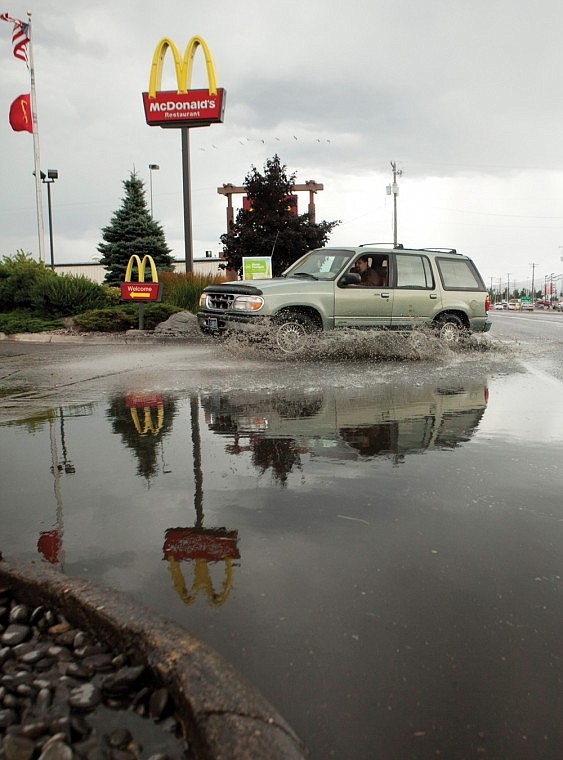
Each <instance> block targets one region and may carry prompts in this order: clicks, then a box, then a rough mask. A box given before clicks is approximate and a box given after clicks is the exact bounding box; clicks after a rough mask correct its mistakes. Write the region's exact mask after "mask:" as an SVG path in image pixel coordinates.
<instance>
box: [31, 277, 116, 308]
mask: <svg viewBox="0 0 563 760" xmlns="http://www.w3.org/2000/svg"><path fill="white" fill-rule="evenodd" d="M106 290H107V288H103V287H102V286H101V285H98V284H97V283H95V282H93V281H92V280H90V279H88V277H84V275H72V274H63V275H57V276H56V277H51V278H49V279H48V280H45V282H42V283H41V284H40V285H38V286H37V292H38V296H39V291H40V295H41V298H42V304H41V309H42V311H44V312H46V313H47V314H52V315H53V316H57V317H68V316H72V315H73V314H79V313H81V312H84V311H90V310H91V309H100V308H103V307H104V306H108V305H109V304H110V301H109V296H108V294H107V293H106ZM37 306H39V304H37Z"/></svg>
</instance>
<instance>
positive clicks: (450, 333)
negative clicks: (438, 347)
mask: <svg viewBox="0 0 563 760" xmlns="http://www.w3.org/2000/svg"><path fill="white" fill-rule="evenodd" d="M436 328H437V330H438V335H439V336H440V338H441V339H442V340H443V341H445V342H446V343H457V342H458V341H459V339H460V338H461V336H462V334H463V332H464V330H465V325H464V324H463V320H462V319H461V317H458V316H457V314H443V315H442V316H441V317H439V318H438V319H437V320H436Z"/></svg>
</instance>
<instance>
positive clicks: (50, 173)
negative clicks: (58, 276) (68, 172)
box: [40, 169, 59, 269]
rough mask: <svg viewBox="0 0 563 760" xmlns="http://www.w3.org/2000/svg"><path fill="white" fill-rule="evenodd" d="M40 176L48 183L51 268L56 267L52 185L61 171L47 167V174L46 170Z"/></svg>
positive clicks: (42, 180)
mask: <svg viewBox="0 0 563 760" xmlns="http://www.w3.org/2000/svg"><path fill="white" fill-rule="evenodd" d="M40 176H41V182H43V183H45V184H46V185H47V208H48V211H49V246H50V251H51V269H54V268H55V259H54V253H53V212H52V209H51V185H52V184H53V182H54V181H55V180H56V179H58V178H59V171H58V169H47V174H45V172H41V173H40Z"/></svg>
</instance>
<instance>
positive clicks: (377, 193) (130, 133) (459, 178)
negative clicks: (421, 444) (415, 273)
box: [0, 0, 563, 287]
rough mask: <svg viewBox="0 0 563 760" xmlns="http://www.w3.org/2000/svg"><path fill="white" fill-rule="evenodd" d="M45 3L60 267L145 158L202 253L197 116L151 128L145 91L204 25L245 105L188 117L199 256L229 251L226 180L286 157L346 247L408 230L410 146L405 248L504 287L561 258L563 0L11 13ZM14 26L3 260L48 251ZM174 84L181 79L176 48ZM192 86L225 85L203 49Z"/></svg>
mask: <svg viewBox="0 0 563 760" xmlns="http://www.w3.org/2000/svg"><path fill="white" fill-rule="evenodd" d="M29 9H31V10H32V26H33V55H34V60H35V76H36V91H37V110H38V121H39V138H40V150H41V167H42V169H43V171H46V169H50V168H54V169H58V171H59V179H58V181H57V182H56V183H55V184H54V186H53V187H52V205H53V228H54V238H55V245H54V248H55V262H57V263H76V262H82V261H92V260H93V259H95V258H96V257H97V256H98V252H97V245H98V244H99V243H100V241H101V228H102V227H104V226H105V225H106V224H107V223H108V222H109V220H110V218H111V215H112V213H113V212H114V211H115V210H116V209H117V208H118V207H119V206H120V204H121V199H122V198H123V193H124V189H123V184H122V183H123V181H124V180H125V179H127V178H128V176H129V174H130V172H131V171H133V170H136V171H137V172H138V174H139V175H140V176H141V178H142V179H143V180H144V181H145V185H146V190H147V200H148V197H149V187H150V181H149V169H148V165H149V164H150V163H155V164H158V165H159V166H160V170H159V171H155V172H153V173H152V175H153V177H152V179H153V182H152V185H153V209H154V216H155V218H156V219H158V221H159V222H161V224H162V225H163V228H164V231H165V234H166V238H167V241H168V243H169V245H170V247H171V248H173V253H174V255H175V256H177V257H178V258H183V257H184V242H183V195H182V165H181V159H182V154H181V137H180V130H177V129H169V130H164V129H161V128H160V127H149V126H147V125H146V123H145V118H144V112H143V106H142V98H141V93H142V92H143V91H146V90H147V89H148V79H149V73H150V64H151V61H152V56H153V52H154V49H155V46H156V44H157V43H158V41H159V40H160V39H161V38H162V37H170V38H171V39H172V40H173V41H174V42H175V43H176V45H177V46H178V48H179V49H180V50H181V51H182V52H183V50H184V48H185V45H186V43H187V42H188V40H189V39H190V38H191V37H192V36H194V35H198V36H201V37H203V39H204V40H205V42H206V43H207V45H208V46H209V48H210V50H211V53H212V55H213V58H214V62H215V68H216V71H217V82H218V85H219V86H220V87H223V88H224V89H225V90H226V91H227V101H226V109H225V121H224V123H223V124H214V125H212V126H210V127H206V128H200V129H192V130H190V143H191V151H190V155H191V187H192V218H193V240H194V242H193V248H194V257H198V256H203V255H204V253H205V251H206V250H211V251H213V253H214V254H218V253H219V251H220V250H221V245H220V241H219V237H220V235H221V234H222V233H223V232H224V231H225V225H226V200H225V198H224V197H223V196H221V195H218V193H217V188H218V187H220V186H221V185H222V184H223V183H227V182H232V183H234V184H238V185H240V184H242V183H243V180H244V177H245V175H246V174H247V173H248V172H249V171H250V170H251V168H252V166H255V167H257V168H258V169H259V170H260V171H262V170H263V167H264V164H265V161H266V160H267V159H268V158H271V157H272V156H273V155H274V154H276V153H277V154H278V155H279V156H280V159H281V161H282V163H284V164H285V165H286V166H287V168H288V172H289V173H290V174H291V173H293V172H295V173H296V181H297V182H299V183H301V182H305V181H307V180H310V179H313V180H316V181H317V182H320V183H322V184H323V185H324V190H323V191H322V192H319V193H318V194H317V197H316V209H317V220H327V221H331V220H335V219H340V220H341V222H342V223H341V224H340V225H339V226H338V227H336V229H335V230H334V231H333V233H332V236H331V238H330V241H329V244H331V245H333V244H334V245H340V244H346V245H357V244H360V243H364V242H391V241H392V240H393V204H392V199H391V198H390V197H389V196H387V194H386V186H387V185H388V184H389V183H390V182H391V179H392V173H391V172H392V170H391V165H390V162H391V161H395V162H396V163H397V166H398V167H399V168H401V169H402V171H403V174H402V176H401V177H400V180H399V186H400V194H399V197H398V215H397V218H398V238H399V241H400V242H402V243H403V244H405V245H409V246H413V247H424V246H439V247H455V248H456V249H458V250H460V251H462V252H464V253H467V254H468V255H470V256H471V257H472V258H473V259H474V260H475V261H476V263H477V265H478V267H479V269H480V270H481V273H482V274H483V277H484V279H485V281H486V282H487V284H490V283H491V282H492V283H493V285H494V286H495V287H496V286H497V285H498V282H499V279H502V281H503V283H505V282H506V278H507V276H508V275H510V281H511V283H512V282H516V283H520V284H521V285H527V287H529V286H530V281H531V276H532V271H534V275H535V284H536V285H538V283H543V281H544V278H545V276H546V275H550V274H551V273H555V274H558V273H560V272H562V271H563V262H562V261H561V256H562V254H563V229H562V227H563V206H562V199H563V139H562V138H563V135H562V134H561V132H562V125H563V98H562V94H563V93H562V89H563V88H562V79H563V67H562V64H561V55H562V54H561V39H560V37H561V30H562V28H563V5H562V4H561V2H560V0H540V2H535V3H531V2H528V1H527V0H520V2H517V3H515V2H514V0H472V1H471V2H469V0H425V2H421V0H394V1H393V2H389V0H348V2H347V3H345V4H344V3H342V4H334V3H330V2H328V0H275V1H274V0H259V1H258V0H247V1H246V2H244V3H227V2H224V1H223V2H220V1H219V0H207V2H199V3H194V2H186V1H185V0H184V1H183V2H180V1H179V0H160V2H152V3H149V2H147V0H120V2H119V3H115V2H110V0H97V2H96V3H92V2H90V1H89V0H88V1H87V0H73V2H68V0H40V1H38V2H37V3H36V4H35V6H33V5H31V6H30V5H28V4H24V3H22V2H21V0H12V2H11V4H10V5H5V6H4V7H2V8H0V11H2V12H7V13H8V14H9V15H11V16H13V17H16V18H20V19H23V20H26V19H27V10H29ZM11 32H12V29H11V25H9V24H7V23H5V22H0V66H1V70H2V78H1V85H0V124H2V123H3V125H4V126H1V127H0V135H1V138H0V146H1V152H0V157H1V162H2V176H3V181H2V183H1V187H0V244H1V245H0V255H6V254H9V255H11V254H13V253H15V251H16V250H17V249H19V248H23V249H24V250H25V251H28V252H31V253H33V255H34V256H37V255H38V240H37V221H36V211H35V187H34V180H33V176H32V172H33V168H34V164H33V138H32V136H31V135H30V134H29V133H27V132H13V131H12V129H11V127H10V124H9V122H8V112H9V108H10V104H11V103H12V101H13V100H14V98H16V97H17V96H18V95H20V94H22V93H25V92H29V75H28V72H27V69H26V67H25V64H24V63H22V62H21V61H18V60H16V59H15V58H14V57H13V55H12V44H11ZM162 85H163V89H170V90H172V89H175V86H176V85H175V77H174V71H173V66H172V60H171V56H170V55H168V56H167V59H166V61H165V67H164V74H163V82H162ZM192 85H193V86H194V87H206V86H207V84H206V78H205V66H204V59H203V55H202V54H201V50H199V51H198V52H197V53H196V57H195V68H194V77H193V81H192ZM43 190H44V191H45V188H43ZM43 196H44V198H43V205H44V218H45V255H46V259H47V262H48V261H49V240H48V219H47V216H48V215H47V197H46V196H47V194H46V192H44V193H43ZM307 201H308V197H307V194H300V198H299V203H300V211H301V212H305V211H306V206H307ZM236 202H237V205H240V196H238V197H237V200H236ZM532 264H535V267H534V268H532Z"/></svg>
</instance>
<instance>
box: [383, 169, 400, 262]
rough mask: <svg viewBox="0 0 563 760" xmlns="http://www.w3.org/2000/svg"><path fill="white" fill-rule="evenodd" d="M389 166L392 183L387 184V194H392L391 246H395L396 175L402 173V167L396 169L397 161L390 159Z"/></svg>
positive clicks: (397, 189) (398, 175)
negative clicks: (391, 171)
mask: <svg viewBox="0 0 563 760" xmlns="http://www.w3.org/2000/svg"><path fill="white" fill-rule="evenodd" d="M391 168H392V169H393V184H392V185H387V195H392V196H393V247H394V248H396V247H397V196H398V195H399V185H398V184H397V177H400V176H401V175H402V174H403V170H402V169H397V163H396V162H395V161H391Z"/></svg>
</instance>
